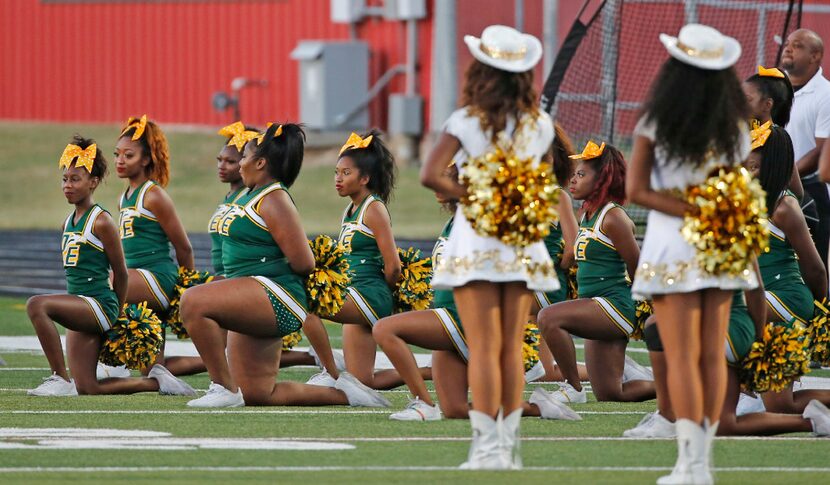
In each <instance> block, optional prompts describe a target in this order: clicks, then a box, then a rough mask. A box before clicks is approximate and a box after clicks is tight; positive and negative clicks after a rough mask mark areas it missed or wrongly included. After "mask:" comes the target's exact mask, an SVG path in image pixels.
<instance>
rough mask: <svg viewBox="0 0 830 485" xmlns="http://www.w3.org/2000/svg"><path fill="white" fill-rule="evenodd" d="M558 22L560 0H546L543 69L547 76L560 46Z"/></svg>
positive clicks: (543, 32) (543, 20)
mask: <svg viewBox="0 0 830 485" xmlns="http://www.w3.org/2000/svg"><path fill="white" fill-rule="evenodd" d="M558 22H559V0H544V3H543V4H542V38H543V40H542V42H543V45H544V46H545V48H544V58H543V61H542V70H543V72H544V74H545V76H547V74H548V73H549V72H550V70H551V68H552V67H553V62H554V61H555V60H556V51H557V50H558V47H559V46H558V45H557V44H558V43H559V38H558V37H559V32H558V31H557V27H558V25H557V23H558Z"/></svg>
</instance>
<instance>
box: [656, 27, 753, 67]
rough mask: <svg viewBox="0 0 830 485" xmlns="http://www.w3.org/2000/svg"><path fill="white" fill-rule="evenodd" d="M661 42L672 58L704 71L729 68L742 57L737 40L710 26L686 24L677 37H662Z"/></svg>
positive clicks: (665, 35) (661, 35) (662, 35)
mask: <svg viewBox="0 0 830 485" xmlns="http://www.w3.org/2000/svg"><path fill="white" fill-rule="evenodd" d="M660 41H661V42H662V43H663V45H664V46H665V47H666V50H667V51H669V54H670V55H671V56H672V57H674V58H675V59H677V60H678V61H681V62H683V63H685V64H689V65H690V66H694V67H699V68H701V69H708V70H712V71H719V70H721V69H726V68H728V67H732V66H733V65H734V64H735V63H736V62H738V58H740V57H741V44H740V43H739V42H738V41H737V40H735V39H733V38H732V37H727V36H725V35H723V34H721V33H720V32H718V31H717V30H716V29H713V28H712V27H709V26H708V25H701V24H687V25H684V26H683V28H682V29H680V34H678V35H677V37H672V36H670V35H667V34H660Z"/></svg>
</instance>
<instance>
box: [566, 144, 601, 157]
mask: <svg viewBox="0 0 830 485" xmlns="http://www.w3.org/2000/svg"><path fill="white" fill-rule="evenodd" d="M604 150H605V142H602V145H599V146H597V144H596V143H594V142H592V141H590V140H589V141H588V144H586V145H585V149H584V150H582V153H577V154H576V155H570V156H568V158H571V159H574V160H590V159H592V158H597V157H599V156H600V155H602V152H603V151H604Z"/></svg>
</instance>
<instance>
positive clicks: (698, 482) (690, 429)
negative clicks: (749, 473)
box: [657, 419, 713, 485]
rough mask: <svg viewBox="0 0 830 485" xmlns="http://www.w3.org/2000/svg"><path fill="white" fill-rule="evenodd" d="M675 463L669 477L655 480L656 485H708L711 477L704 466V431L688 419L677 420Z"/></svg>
mask: <svg viewBox="0 0 830 485" xmlns="http://www.w3.org/2000/svg"><path fill="white" fill-rule="evenodd" d="M675 426H676V427H677V463H675V465H674V469H673V470H672V472H671V475H666V476H664V477H660V478H659V479H657V484H658V485H680V484H684V485H685V484H692V485H709V484H711V483H713V482H712V477H711V475H709V473H708V470H706V468H705V466H706V464H705V458H704V456H705V455H706V431H705V430H704V429H703V427H701V426H700V425H699V424H697V423H695V422H694V421H691V420H689V419H678V420H677V423H676V424H675Z"/></svg>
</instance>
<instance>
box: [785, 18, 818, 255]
mask: <svg viewBox="0 0 830 485" xmlns="http://www.w3.org/2000/svg"><path fill="white" fill-rule="evenodd" d="M823 55H824V43H823V42H822V40H821V37H819V36H818V35H817V34H816V33H815V32H813V31H812V30H807V29H798V30H796V31H794V32H793V33H791V34H790V35H789V36H788V37H787V41H786V42H785V43H784V50H783V52H782V55H781V67H782V68H784V70H786V71H787V75H789V77H790V81H791V82H792V84H793V89H794V90H795V99H794V100H793V107H792V111H791V113H790V122H789V123H787V126H786V129H787V133H789V134H790V137H791V138H792V140H793V150H794V151H795V160H796V167H797V168H798V172H799V174H800V175H801V182H802V184H803V185H804V191H805V192H807V193H809V194H810V196H811V197H812V198H813V199H814V200H815V203H816V209H817V211H818V216H819V221H818V224H816V225H812V226H811V228H810V229H811V233H812V236H813V241H814V242H815V244H816V249H818V253H819V255H820V256H821V258H822V261H823V262H824V266H825V268H826V267H827V251H828V245H830V196H829V195H828V191H827V186H826V185H825V184H824V183H823V182H822V181H821V180H819V177H818V174H817V169H818V159H819V154H820V153H821V148H822V145H823V144H824V141H825V139H827V137H828V136H830V81H828V80H827V79H825V78H824V76H823V73H822V69H821V59H822V56H823ZM827 181H830V180H827Z"/></svg>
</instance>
